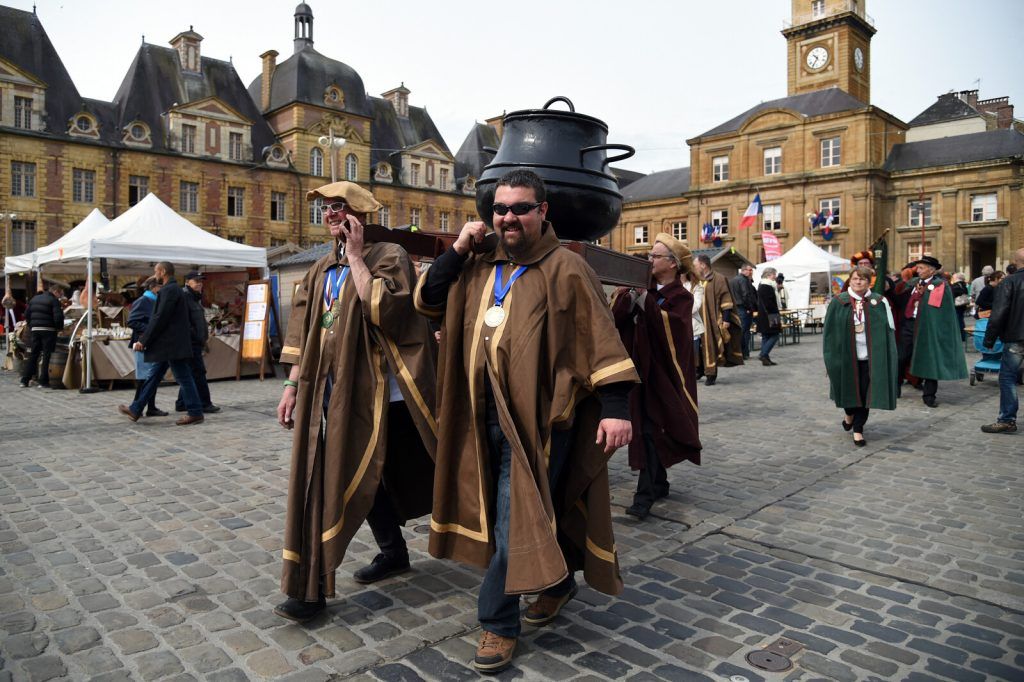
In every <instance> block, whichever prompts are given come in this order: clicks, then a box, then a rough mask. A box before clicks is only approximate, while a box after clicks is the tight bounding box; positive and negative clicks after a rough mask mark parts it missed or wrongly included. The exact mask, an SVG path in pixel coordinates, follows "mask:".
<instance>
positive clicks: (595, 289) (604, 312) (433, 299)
mask: <svg viewBox="0 0 1024 682" xmlns="http://www.w3.org/2000/svg"><path fill="white" fill-rule="evenodd" d="M546 198H547V197H546V189H545V187H544V183H543V182H542V181H541V179H540V178H539V177H538V176H537V175H536V174H534V173H532V172H530V171H525V170H517V171H512V172H510V173H507V174H505V175H504V176H502V177H501V178H500V179H499V180H498V182H497V185H496V187H495V193H494V203H493V205H492V206H488V207H487V208H488V210H489V211H492V212H493V221H492V225H493V227H494V231H495V232H496V233H497V235H498V236H499V237H500V241H499V242H498V246H497V248H496V249H495V250H493V251H489V252H486V253H480V254H475V253H472V250H473V248H474V246H476V245H479V244H480V243H481V242H482V240H483V238H484V236H485V232H486V230H487V225H486V224H485V223H483V222H469V223H466V225H465V226H464V227H463V228H462V232H461V233H460V234H459V237H458V239H457V240H456V241H455V244H454V245H453V246H452V247H451V248H450V249H449V250H448V251H447V252H445V253H444V254H442V255H441V256H440V257H439V258H438V259H437V261H436V262H435V263H434V265H433V266H432V267H431V268H430V269H429V270H428V271H427V272H426V274H425V275H423V276H422V277H421V278H420V282H419V284H418V285H417V289H416V307H417V309H418V310H420V311H421V312H423V313H424V314H425V315H428V316H432V317H434V318H435V319H440V318H443V326H442V332H441V365H440V366H441V371H440V372H439V382H440V383H439V389H438V390H439V394H438V414H439V415H443V417H442V419H441V420H440V424H439V426H440V432H439V435H438V446H437V476H436V478H435V484H434V507H433V512H432V514H431V519H430V553H431V554H432V555H434V556H436V557H439V558H448V559H454V560H456V561H461V562H463V563H467V564H471V565H474V566H478V567H480V568H482V569H486V571H487V572H486V574H485V575H484V581H483V584H482V585H481V587H480V595H479V598H478V602H477V617H478V619H479V621H480V625H481V627H482V629H483V633H482V635H481V637H480V644H479V646H478V648H477V653H476V658H475V659H474V661H473V665H474V666H475V667H476V669H477V670H479V671H481V672H486V673H493V672H497V671H499V670H502V669H504V668H506V667H507V666H508V665H509V664H510V663H511V661H512V654H513V651H514V650H515V646H516V641H517V639H518V637H519V632H520V614H519V597H520V595H522V594H537V593H540V596H539V597H538V598H537V599H536V600H535V601H533V602H531V604H530V605H529V607H528V608H527V610H526V613H525V615H524V616H523V620H525V621H526V622H527V623H528V624H530V625H533V626H538V627H539V626H543V625H546V624H548V623H550V622H551V621H553V620H554V619H555V618H557V616H558V614H559V612H560V611H561V609H562V607H563V606H564V605H565V604H566V603H567V602H568V601H569V600H570V599H572V597H573V595H575V594H576V582H575V580H574V579H573V573H574V572H575V571H577V570H579V569H582V570H583V572H584V577H585V578H586V580H587V582H588V583H589V584H590V585H591V586H593V587H594V588H595V589H598V590H600V591H602V592H605V593H607V594H617V593H618V592H620V591H621V590H622V579H621V578H620V576H619V564H618V559H617V558H616V554H615V542H614V537H613V535H612V520H611V507H610V498H609V490H608V464H607V462H608V458H609V456H610V455H611V453H612V452H614V451H615V450H616V449H617V448H619V447H622V446H623V445H627V444H628V443H629V441H630V438H631V437H632V427H631V425H630V422H629V408H628V405H627V396H628V393H629V390H630V389H631V388H632V386H633V383H634V382H636V380H637V374H636V370H635V369H634V367H633V362H632V360H630V358H629V355H628V354H627V353H626V350H625V348H623V347H622V343H621V342H620V341H619V337H618V335H617V334H616V333H615V324H614V321H613V320H612V315H611V311H610V310H609V309H608V305H607V303H606V301H605V297H604V292H603V290H602V289H601V284H600V283H599V282H598V280H597V276H596V275H595V274H594V271H593V270H591V269H590V267H589V266H588V265H587V264H586V263H585V262H584V261H583V259H582V258H580V257H579V256H577V255H576V254H574V253H572V252H571V251H569V250H568V249H563V248H562V247H561V246H560V243H559V241H558V236H557V235H556V234H555V231H554V228H553V227H552V226H551V223H550V222H548V221H547V220H545V216H546V214H547V211H548V203H547V201H546Z"/></svg>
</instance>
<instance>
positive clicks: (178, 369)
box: [128, 360, 203, 417]
mask: <svg viewBox="0 0 1024 682" xmlns="http://www.w3.org/2000/svg"><path fill="white" fill-rule="evenodd" d="M190 365H191V363H190V361H189V360H161V361H160V362H156V363H154V367H153V371H152V372H151V373H150V375H149V376H148V377H147V378H146V383H144V384H143V385H142V390H140V391H139V393H138V395H137V396H136V398H135V401H134V402H133V403H132V404H131V405H130V406H129V408H128V409H130V410H131V411H132V412H134V413H135V414H142V410H143V409H144V408H145V407H146V405H147V404H148V403H149V399H150V397H151V396H155V395H156V389H157V387H158V386H160V381H161V380H162V379H163V378H164V375H165V374H167V368H168V367H170V368H171V374H173V375H174V380H175V381H177V382H178V385H179V386H181V390H182V391H184V392H185V409H186V410H188V416H190V417H201V416H203V406H202V404H201V403H200V402H199V393H198V392H197V391H196V382H195V381H194V380H193V379H192V368H191V367H190Z"/></svg>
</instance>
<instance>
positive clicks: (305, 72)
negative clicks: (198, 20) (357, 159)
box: [249, 45, 373, 118]
mask: <svg viewBox="0 0 1024 682" xmlns="http://www.w3.org/2000/svg"><path fill="white" fill-rule="evenodd" d="M331 85H336V86H338V87H339V88H341V91H342V92H343V93H344V95H345V106H344V107H343V108H342V110H343V111H347V112H349V113H351V114H356V115H358V116H366V117H368V118H369V117H371V116H373V106H372V104H371V103H370V101H369V99H370V98H369V97H367V96H366V88H365V87H364V86H363V79H362V78H361V77H360V76H359V74H358V73H356V70H355V69H353V68H352V67H351V66H349V65H348V64H344V63H342V62H339V61H338V60H336V59H331V58H330V57H325V56H324V55H322V54H320V53H319V52H317V51H316V50H315V49H313V46H312V45H307V46H305V47H304V48H302V49H301V50H299V51H298V52H296V53H294V54H293V55H292V56H290V57H288V59H285V60H284V61H283V62H281V63H280V64H277V65H276V67H275V68H274V72H273V74H272V75H271V77H270V106H269V107H268V108H267V109H266V110H265V111H264V113H266V112H268V111H274V110H276V109H280V108H281V107H283V106H287V105H289V104H292V103H293V102H301V103H303V104H313V105H316V106H321V107H322V106H324V92H325V91H326V90H327V88H329V87H330V86H331ZM262 90H263V74H260V75H259V76H257V77H256V80H254V81H253V82H252V83H250V84H249V96H250V98H251V99H252V101H254V102H260V101H261V98H262Z"/></svg>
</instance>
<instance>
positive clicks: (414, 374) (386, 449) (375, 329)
mask: <svg viewBox="0 0 1024 682" xmlns="http://www.w3.org/2000/svg"><path fill="white" fill-rule="evenodd" d="M307 198H308V199H310V200H312V199H315V198H321V199H323V200H324V202H325V204H326V211H325V222H326V223H327V227H328V229H329V230H330V232H331V235H332V236H334V237H335V242H334V248H333V249H332V250H331V252H330V253H329V254H327V255H326V256H324V257H323V258H321V259H320V260H319V261H317V262H316V263H315V264H314V265H313V266H312V267H311V268H310V269H309V272H307V273H306V276H305V277H304V278H303V280H302V285H301V287H300V288H299V290H298V291H297V292H296V295H295V298H294V299H293V300H292V311H291V317H290V319H289V323H288V334H287V336H286V338H285V341H284V347H283V349H282V351H281V361H282V362H285V363H291V364H292V368H291V372H290V374H289V378H288V380H286V381H285V387H284V390H283V394H282V397H281V402H280V404H279V405H278V408H277V416H278V421H279V422H280V423H281V425H282V426H284V427H286V428H289V429H291V428H293V427H294V429H295V436H294V441H293V446H292V462H291V476H290V479H289V484H288V512H287V517H286V519H285V538H284V550H283V552H282V555H283V559H284V566H283V570H282V576H281V590H282V591H283V592H284V593H285V594H287V595H288V599H287V600H286V601H285V602H283V603H282V604H280V605H279V606H278V607H277V608H276V609H275V613H277V614H278V615H280V616H282V617H284V618H288V619H290V620H294V621H298V622H305V621H308V620H310V619H312V618H313V617H315V616H316V615H317V614H318V613H319V612H320V611H322V610H323V609H324V607H325V605H326V598H327V597H333V596H334V571H335V569H336V568H337V567H338V565H339V564H340V563H341V560H342V559H343V558H344V556H345V550H346V549H347V548H348V544H349V542H350V541H351V540H352V537H353V535H355V532H356V531H357V530H358V529H359V527H360V526H361V525H362V523H363V521H364V520H366V521H367V522H368V523H369V525H370V530H371V531H372V532H373V536H374V539H375V540H376V541H377V544H378V546H379V547H380V554H378V555H377V556H376V558H374V560H373V562H372V563H371V564H370V565H369V566H365V567H363V568H361V569H359V570H357V571H356V572H355V573H354V575H353V577H354V578H355V580H356V581H357V582H363V583H370V582H375V581H377V580H381V579H383V578H386V577H388V576H390V575H394V574H396V573H400V572H402V571H405V570H408V568H409V554H408V550H407V549H406V546H405V540H404V538H403V537H402V531H401V524H402V523H404V522H405V521H406V520H408V519H412V518H416V517H417V516H422V515H423V514H426V513H427V512H428V511H430V494H431V481H432V478H433V463H432V457H433V452H434V448H435V445H436V438H437V435H436V434H437V423H436V421H435V418H434V416H433V412H432V409H433V406H434V387H435V383H436V370H435V367H436V343H435V342H434V339H433V336H432V334H431V332H430V328H429V326H428V325H427V322H426V320H424V319H423V318H421V317H420V316H418V315H416V313H415V310H414V308H413V303H412V290H413V284H414V282H415V271H414V269H413V265H412V263H411V261H410V260H409V256H408V254H407V253H406V252H405V250H404V249H402V248H401V247H400V246H398V245H397V244H391V243H372V244H367V243H364V241H363V223H362V220H363V219H364V218H365V215H366V213H367V212H370V211H375V210H377V208H379V206H380V205H379V204H378V203H377V201H376V200H375V199H374V198H373V195H372V194H370V193H369V192H367V191H366V190H364V189H362V188H361V187H359V186H358V185H356V184H355V183H351V182H337V183H333V184H330V185H325V186H324V187H321V188H319V189H316V190H313V191H312V192H310V193H309V194H308V195H307Z"/></svg>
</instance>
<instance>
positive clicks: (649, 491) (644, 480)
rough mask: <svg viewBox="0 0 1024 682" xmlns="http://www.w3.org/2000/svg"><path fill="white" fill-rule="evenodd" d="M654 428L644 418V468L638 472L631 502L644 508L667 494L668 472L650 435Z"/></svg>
mask: <svg viewBox="0 0 1024 682" xmlns="http://www.w3.org/2000/svg"><path fill="white" fill-rule="evenodd" d="M654 428H655V426H654V424H652V423H651V422H650V421H648V420H646V419H645V420H644V433H643V439H644V468H643V469H641V470H640V472H639V476H638V477H637V480H636V493H635V494H634V495H633V504H635V505H636V506H638V507H644V508H650V506H651V505H652V504H654V501H655V500H658V499H660V498H662V497H666V496H667V495H668V472H667V471H666V470H665V467H664V466H662V464H661V459H659V458H658V451H657V450H656V449H655V447H654V437H653V436H652V435H651V433H652V432H653V430H654Z"/></svg>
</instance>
